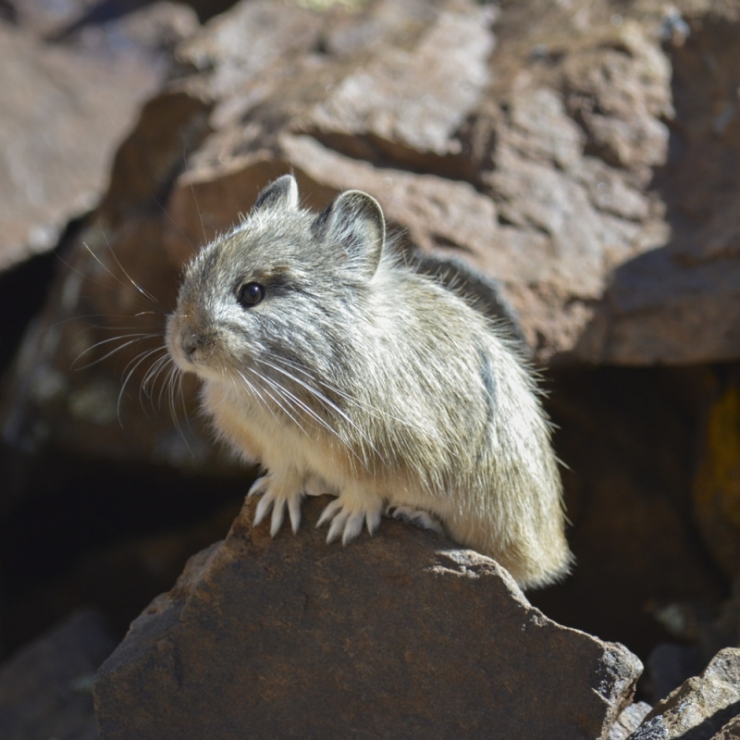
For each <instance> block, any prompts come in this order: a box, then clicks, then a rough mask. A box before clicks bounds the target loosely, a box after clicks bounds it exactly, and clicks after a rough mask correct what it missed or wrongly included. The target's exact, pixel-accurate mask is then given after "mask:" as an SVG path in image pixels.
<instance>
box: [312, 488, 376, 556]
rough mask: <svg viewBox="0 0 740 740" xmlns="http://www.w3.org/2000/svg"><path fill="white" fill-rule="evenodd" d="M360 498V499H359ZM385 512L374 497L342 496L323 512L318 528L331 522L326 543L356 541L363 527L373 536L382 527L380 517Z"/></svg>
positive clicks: (344, 543) (317, 524)
mask: <svg viewBox="0 0 740 740" xmlns="http://www.w3.org/2000/svg"><path fill="white" fill-rule="evenodd" d="M358 498H359V497H358ZM382 511H383V505H382V501H381V500H380V499H375V498H373V497H361V498H359V500H358V499H355V498H350V497H348V496H343V495H340V496H339V498H337V499H335V500H334V501H332V502H331V503H330V504H329V505H328V506H327V507H326V508H325V509H324V511H322V512H321V516H320V517H319V521H318V522H317V523H316V526H317V527H320V526H321V525H322V524H326V523H327V522H331V524H330V525H329V532H328V534H327V535H326V542H327V543H332V542H334V541H335V540H338V539H339V538H340V537H341V538H342V544H343V545H346V544H347V543H349V542H351V541H352V540H354V539H355V538H356V537H358V536H359V534H360V533H361V532H362V527H363V525H366V526H367V531H368V532H369V533H370V534H373V533H374V532H375V531H376V530H377V529H378V526H379V525H380V515H381V513H382Z"/></svg>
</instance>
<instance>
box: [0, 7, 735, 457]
mask: <svg viewBox="0 0 740 740" xmlns="http://www.w3.org/2000/svg"><path fill="white" fill-rule="evenodd" d="M736 11H737V7H736V4H735V3H733V2H728V3H719V2H715V3H709V4H697V3H688V2H686V3H680V4H679V5H678V7H677V9H676V10H675V11H672V12H673V15H670V14H669V15H668V16H666V14H665V12H666V11H665V9H664V8H663V6H662V5H661V4H659V3H657V2H651V1H650V0H643V2H641V3H639V4H637V5H635V6H634V8H633V9H632V10H629V9H625V8H624V7H623V6H622V4H620V5H619V9H618V13H617V12H616V11H615V10H614V8H613V7H612V6H611V5H610V4H609V3H608V2H600V3H587V2H585V0H576V2H573V3H570V4H569V5H568V7H567V8H566V7H565V5H563V4H552V3H545V2H535V3H528V4H526V6H524V5H518V4H516V3H508V4H507V3H504V4H503V5H502V6H501V7H500V8H498V10H494V9H493V8H492V7H491V6H485V7H482V6H481V5H480V4H478V3H474V2H472V0H440V2H438V3H426V2H421V1H418V2H409V3H397V2H393V1H392V0H375V1H374V2H367V3H361V4H359V5H358V6H356V7H355V10H354V11H353V12H349V11H348V10H347V9H346V8H343V7H342V5H341V4H335V5H334V6H333V7H331V8H330V9H329V10H328V11H326V12H317V11H315V10H310V9H308V8H307V7H299V5H296V6H283V5H280V4H276V3H272V2H269V0H251V1H250V2H242V3H240V4H238V5H237V6H235V7H234V8H233V9H231V10H230V11H229V12H228V13H226V14H224V15H222V16H218V17H216V18H214V19H213V20H212V21H211V22H209V23H208V24H207V25H206V26H205V27H204V29H203V30H202V31H201V32H199V33H197V34H195V35H194V36H193V37H192V38H190V39H187V40H186V41H184V42H182V43H181V44H180V45H179V46H178V48H177V50H176V54H175V56H176V58H177V65H176V66H175V67H174V68H173V71H172V72H171V74H170V78H169V81H168V83H167V85H166V86H165V89H164V90H163V91H162V92H161V93H160V94H159V95H157V96H155V97H154V98H152V99H151V100H150V101H149V103H148V104H147V105H146V106H145V108H144V110H143V111H142V115H141V117H140V120H139V123H138V125H137V127H136V129H135V131H134V133H133V135H132V136H131V137H130V138H129V139H128V140H127V141H126V142H125V143H124V144H123V145H122V146H121V148H120V149H119V151H118V154H117V156H116V161H115V162H114V166H113V170H112V174H111V184H110V187H109V189H108V192H107V194H106V195H105V197H104V200H103V203H102V204H101V205H100V207H99V208H98V209H97V210H96V212H95V213H94V214H93V215H92V216H91V217H90V218H89V219H88V220H87V221H86V222H85V223H84V224H83V225H82V227H81V229H80V232H81V233H80V234H79V235H78V236H77V237H76V238H75V239H74V240H73V241H74V243H73V244H72V245H71V246H70V248H69V251H68V256H67V257H66V258H65V259H66V260H67V261H68V262H69V263H70V264H69V267H67V266H61V268H60V274H59V276H58V279H57V282H56V287H55V289H54V291H53V292H52V296H51V297H50V299H49V303H48V305H47V309H46V311H45V312H44V314H43V316H42V317H41V318H40V320H39V322H38V323H37V324H36V325H35V326H34V327H32V328H31V329H30V330H29V332H28V335H27V337H26V341H25V343H24V347H23V350H22V352H21V354H20V359H19V362H18V364H17V370H16V373H15V375H14V377H13V378H12V379H11V380H10V381H9V382H8V383H7V384H6V393H5V396H6V398H7V399H9V400H8V402H7V403H6V405H5V411H4V412H3V413H2V424H3V428H4V434H5V438H6V439H7V440H8V441H9V442H10V443H11V444H13V445H16V446H23V447H26V448H29V449H32V448H34V447H35V446H38V444H39V443H41V442H44V441H52V442H54V441H59V442H61V443H63V444H65V445H68V446H70V447H72V448H78V447H83V446H84V448H85V449H92V450H95V451H96V452H98V453H102V454H106V455H112V454H114V455H122V456H124V457H126V456H130V457H142V456H143V457H148V458H149V459H154V460H158V461H162V460H166V461H169V462H170V463H172V464H174V465H176V466H196V467H197V466H202V465H208V464H211V462H212V455H211V454H210V453H209V452H208V445H209V443H208V441H207V436H206V435H205V434H204V432H203V429H202V428H201V427H200V425H199V423H198V422H197V421H196V422H195V423H194V424H192V425H187V424H183V423H182V421H183V418H184V416H185V415H186V413H185V411H184V409H187V410H188V411H187V415H188V416H191V415H192V414H191V411H192V409H193V408H194V402H193V399H192V389H188V388H186V393H185V394H184V400H183V401H182V403H180V401H178V400H177V398H178V396H179V394H178V393H177V392H176V391H173V393H172V394H171V393H170V389H169V386H167V383H166V382H165V379H166V376H167V370H166V369H165V368H164V367H162V373H160V375H159V376H158V377H159V381H160V382H159V385H157V384H156V383H155V384H154V385H155V386H156V388H155V389H153V391H152V393H151V395H153V396H154V397H155V403H154V405H155V406H157V405H158V404H157V401H156V399H157V398H159V397H160V396H161V397H162V399H163V400H162V402H160V403H159V405H160V406H164V407H165V411H164V413H163V414H162V415H161V418H160V419H159V420H158V421H156V422H155V423H153V424H150V422H149V420H148V419H147V414H149V416H151V415H152V414H151V410H150V408H149V407H148V406H147V404H148V402H147V401H146V400H144V402H143V403H142V402H140V401H139V398H138V395H139V389H140V388H142V383H143V381H144V378H145V377H146V373H147V371H148V370H149V369H150V368H151V367H152V364H153V363H154V361H155V360H156V359H158V355H157V352H156V348H157V347H158V346H161V333H162V328H163V315H164V313H165V312H166V310H167V309H168V308H169V307H171V305H172V299H173V295H174V293H175V290H176V286H177V281H178V276H179V270H180V268H181V265H182V263H183V262H184V261H186V260H187V259H188V258H189V257H190V256H191V255H192V253H193V252H194V250H195V249H196V248H197V246H198V244H200V243H202V242H203V241H205V240H207V239H209V238H211V237H212V236H213V234H214V233H216V232H217V231H220V230H223V229H226V228H228V227H229V226H230V225H231V224H233V223H234V222H235V221H236V220H237V219H238V215H239V213H240V212H243V211H246V210H248V209H249V207H250V205H251V203H252V202H253V200H254V197H255V195H256V193H257V192H259V189H260V188H261V187H262V186H263V185H264V184H265V183H266V182H268V181H269V180H270V179H272V178H274V177H275V176H277V175H279V174H283V173H285V172H286V171H293V172H294V173H295V175H296V177H297V178H298V181H299V185H300V188H301V192H302V193H303V194H304V197H305V200H306V203H307V205H309V206H311V207H314V208H319V207H321V206H323V205H324V204H326V203H327V202H328V201H329V200H330V199H331V198H332V197H333V196H334V195H335V194H336V193H337V192H338V191H339V190H341V189H345V188H362V189H365V190H367V191H369V192H371V193H372V194H374V195H375V196H377V197H378V198H379V200H380V201H381V203H382V205H383V207H384V209H385V211H386V214H387V216H388V218H389V220H390V222H391V225H392V226H393V228H394V229H396V230H397V231H399V232H400V233H401V239H400V243H401V244H402V246H403V247H404V248H413V247H416V248H418V249H420V250H422V251H423V252H425V253H427V254H435V255H438V256H441V257H443V258H450V257H454V258H456V259H461V260H464V261H466V262H467V263H468V264H469V265H471V266H472V267H473V268H474V269H476V270H479V271H481V273H482V274H483V275H486V276H488V277H489V278H494V279H496V280H498V281H499V284H500V290H501V293H502V300H503V302H504V303H506V304H507V305H509V306H511V307H513V309H514V310H515V312H516V315H517V316H518V319H519V329H520V330H521V332H522V334H523V335H524V337H525V338H526V340H527V342H528V344H529V346H530V348H531V350H532V352H533V354H534V356H535V359H536V360H538V361H546V362H552V363H554V364H555V363H571V364H572V363H583V362H587V363H593V362H597V363H598V362H604V363H611V364H614V363H617V364H630V365H639V364H651V363H656V362H661V363H688V362H691V363H694V362H700V361H707V362H708V361H717V360H727V359H731V358H734V357H737V356H738V349H737V347H738V346H740V342H738V334H737V332H738V327H740V316H736V315H735V312H736V307H737V306H740V300H737V299H738V293H737V291H738V290H740V288H738V286H740V272H738V271H739V270H740V267H739V266H740V253H737V250H736V249H735V248H734V247H733V246H732V244H734V242H733V241H732V240H733V238H734V237H733V236H732V235H733V234H734V233H735V232H734V231H733V229H735V225H734V223H735V222H734V221H733V216H732V214H733V213H734V210H733V209H734V205H733V204H735V203H736V202H737V198H738V193H740V178H738V176H737V172H739V171H740V167H736V166H735V163H736V159H737V153H736V151H737V149H738V146H739V144H738V141H740V139H738V136H739V135H740V134H738V132H740V124H738V121H740V118H738V117H736V116H735V114H734V111H735V106H736V103H735V102H733V101H734V98H732V96H731V94H730V93H732V95H734V92H732V91H734V90H735V89H736V88H737V87H738V85H740V77H738V75H740V72H738V70H740V63H738V60H737V59H736V57H737V53H738V52H737V45H736V44H734V43H733V39H734V38H735V32H736V31H737V29H738V28H740V21H739V20H738V13H737V12H736ZM681 12H684V13H685V18H683V17H682V16H681ZM676 13H678V15H676ZM534 18H536V23H534V22H533V19H534ZM667 19H669V20H670V19H673V20H670V23H669V20H667ZM676 19H678V20H676ZM679 21H680V23H679ZM671 23H672V24H673V25H670V24H671ZM666 24H668V25H666ZM681 24H683V25H681ZM666 29H668V31H666ZM676 29H678V30H676ZM683 29H685V30H683ZM80 33H81V32H80ZM718 101H720V102H718ZM67 190H70V192H71V191H72V189H71V188H67ZM88 250H89V251H88ZM101 263H102V264H101ZM108 271H109V272H108ZM111 273H112V274H111ZM127 275H129V276H131V278H132V279H133V280H134V281H136V283H137V285H139V286H140V288H141V290H138V289H137V288H136V287H135V286H134V285H133V284H132V282H131V281H130V280H129V279H128V277H127ZM145 293H149V294H151V295H152V296H153V297H154V298H155V299H156V305H152V303H153V302H152V301H149V300H147V298H146V296H145ZM136 333H140V334H150V335H151V336H146V337H145V336H135V334H136ZM116 337H118V339H116ZM129 340H130V342H131V343H130V344H127V342H128V341H129ZM101 342H104V343H103V344H100V343H101ZM118 347H120V351H116V352H113V350H116V349H117V348H118ZM150 350H151V352H152V354H150V355H147V356H145V355H144V352H145V351H150ZM109 352H112V354H111V355H110V356H108V357H106V355H107V354H108V353H109ZM139 359H140V360H141V362H140V363H138V360H139ZM91 363H97V364H91ZM129 363H130V364H129ZM137 363H138V364H137ZM87 365H90V366H89V367H87ZM129 371H130V375H129ZM124 381H126V388H127V390H126V391H125V392H124V393H123V394H122V395H121V397H120V400H119V391H120V389H121V386H122V385H123V384H124ZM145 390H147V389H145ZM146 395H147V393H144V396H146ZM170 398H172V399H173V400H172V403H171V405H172V406H176V407H177V408H178V411H177V415H178V420H179V421H178V424H180V426H182V432H181V433H178V432H177V431H176V430H175V429H173V422H172V419H171V416H172V414H168V413H167V410H166V407H167V406H168V405H170V401H169V399H170ZM118 417H120V421H121V422H122V423H123V427H124V429H123V431H121V429H120V424H119V421H118ZM188 448H189V449H188Z"/></svg>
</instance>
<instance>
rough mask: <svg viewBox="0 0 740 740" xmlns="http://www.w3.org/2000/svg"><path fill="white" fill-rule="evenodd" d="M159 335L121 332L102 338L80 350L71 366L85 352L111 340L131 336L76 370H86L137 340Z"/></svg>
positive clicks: (141, 340)
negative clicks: (114, 335)
mask: <svg viewBox="0 0 740 740" xmlns="http://www.w3.org/2000/svg"><path fill="white" fill-rule="evenodd" d="M157 336H159V335H158V334H156V333H141V334H122V335H120V336H117V337H111V338H110V339H103V340H101V341H100V342H96V343H95V344H93V345H92V346H91V347H88V348H87V349H85V350H83V351H82V352H80V354H79V355H77V357H76V358H75V359H74V361H73V362H72V367H74V366H75V365H76V364H77V362H78V361H79V360H80V359H81V358H83V357H84V356H85V355H86V354H88V353H90V352H92V351H94V350H96V349H97V348H98V347H101V346H102V345H104V344H110V343H111V342H118V341H120V340H121V339H128V338H129V337H132V338H131V339H128V341H127V342H124V343H123V344H122V345H120V346H118V347H116V348H115V349H112V350H110V351H109V352H107V353H106V354H104V355H103V356H102V357H98V359H97V360H93V361H92V362H88V363H85V364H84V365H81V366H79V367H78V368H77V369H78V370H87V369H88V368H90V367H93V366H94V365H97V364H98V363H100V362H103V361H105V360H107V359H108V358H109V357H112V356H113V355H115V354H116V352H120V351H121V350H123V349H126V347H130V346H131V345H132V344H136V343H137V342H143V341H144V340H145V339H151V338H153V337H157Z"/></svg>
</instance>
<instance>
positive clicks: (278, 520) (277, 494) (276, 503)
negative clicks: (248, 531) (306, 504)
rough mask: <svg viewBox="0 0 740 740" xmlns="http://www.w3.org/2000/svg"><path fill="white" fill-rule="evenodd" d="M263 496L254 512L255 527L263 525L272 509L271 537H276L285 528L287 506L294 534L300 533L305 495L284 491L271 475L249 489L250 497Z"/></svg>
mask: <svg viewBox="0 0 740 740" xmlns="http://www.w3.org/2000/svg"><path fill="white" fill-rule="evenodd" d="M258 494H261V495H262V498H261V499H260V501H259V503H258V504H257V509H256V511H255V512H254V526H255V527H256V526H258V525H259V524H261V523H262V521H263V520H264V519H265V517H266V516H267V515H268V514H269V513H270V510H271V509H272V518H271V521H270V536H271V537H274V536H275V535H276V534H277V533H278V532H279V531H280V528H281V527H282V526H283V522H284V521H285V509H286V506H287V509H288V516H289V518H290V526H291V529H292V530H293V532H297V531H298V527H299V525H300V523H301V501H302V499H303V494H302V493H301V492H300V491H292V490H288V491H286V490H284V489H282V487H280V486H278V485H277V484H276V483H275V481H273V480H272V479H271V478H270V476H269V475H266V476H264V477H263V478H260V479H259V480H257V481H255V483H254V485H253V486H252V487H251V488H250V489H249V493H248V494H247V497H249V496H256V495H258Z"/></svg>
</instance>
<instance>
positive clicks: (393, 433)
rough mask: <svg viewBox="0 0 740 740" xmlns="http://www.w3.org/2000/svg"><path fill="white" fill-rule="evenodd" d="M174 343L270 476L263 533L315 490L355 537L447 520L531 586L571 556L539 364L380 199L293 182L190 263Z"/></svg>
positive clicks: (246, 451)
mask: <svg viewBox="0 0 740 740" xmlns="http://www.w3.org/2000/svg"><path fill="white" fill-rule="evenodd" d="M166 342H167V347H168V350H169V353H170V355H171V357H172V358H173V360H174V362H175V364H176V366H177V367H178V368H179V369H180V370H181V371H183V372H192V373H195V374H196V375H197V376H198V377H199V378H200V379H201V380H202V391H201V393H202V395H201V401H202V407H203V409H204V411H205V412H206V413H207V415H208V416H209V417H210V418H211V419H212V423H213V427H214V429H215V431H216V433H217V435H218V436H219V437H220V438H222V439H223V440H224V441H226V442H227V443H228V444H229V445H230V446H231V447H232V448H233V449H234V450H235V451H236V452H237V453H238V454H239V455H240V456H241V457H242V458H243V459H244V460H246V461H249V462H250V463H255V462H258V463H260V464H261V465H262V467H263V468H264V469H266V471H267V474H266V475H265V476H264V477H262V478H260V479H259V480H258V481H257V482H256V483H255V484H254V486H253V487H252V489H251V490H250V492H249V495H254V494H261V496H262V498H261V500H260V502H259V504H258V506H257V511H256V516H255V524H259V523H260V522H261V521H262V520H263V519H264V518H265V517H266V516H267V515H268V514H269V513H270V511H271V512H272V516H271V529H270V531H271V534H272V535H273V536H274V535H275V534H276V533H277V531H278V530H279V529H280V528H281V526H282V524H283V521H284V518H285V514H286V510H287V514H288V516H289V518H290V523H291V525H292V528H293V531H294V532H295V531H297V529H298V526H299V524H300V520H301V502H302V500H303V497H304V496H305V495H316V494H321V493H331V494H333V495H334V496H336V498H335V500H333V501H332V502H331V503H330V504H329V505H328V506H327V507H326V508H325V509H324V511H323V513H322V515H321V517H320V519H319V522H318V525H319V526H320V525H322V524H327V523H328V524H329V532H328V536H327V541H328V542H332V541H333V540H336V539H338V538H340V537H341V539H342V542H343V543H345V544H346V543H348V542H349V541H350V540H352V539H354V538H355V537H357V536H358V535H359V534H360V533H361V531H362V529H363V527H367V530H368V531H369V532H370V533H371V534H372V533H374V532H375V531H376V530H377V528H378V526H379V524H380V520H381V515H382V514H383V513H384V512H390V513H393V514H394V515H396V516H399V517H401V518H406V519H411V520H413V521H415V522H417V523H419V524H421V525H422V526H428V527H431V528H439V527H440V525H441V527H442V528H443V529H444V530H445V531H446V532H447V533H448V534H449V535H450V536H451V537H452V539H454V540H456V541H458V542H459V543H461V544H463V545H466V546H469V547H471V548H473V549H475V550H478V551H479V552H481V553H483V554H486V555H489V556H491V557H493V558H494V559H496V560H497V561H498V562H499V563H500V564H502V565H503V566H504V567H505V568H507V569H508V570H509V572H510V573H511V574H512V575H513V577H514V578H515V579H516V581H517V582H518V583H519V584H520V585H521V586H523V587H536V586H542V585H546V584H548V583H551V582H553V581H555V580H557V579H559V578H561V577H563V576H564V575H565V574H566V573H567V571H568V569H569V566H570V563H571V555H570V552H569V549H568V545H567V543H566V539H565V535H564V520H565V516H564V509H563V503H562V490H561V483H560V477H559V473H558V470H557V463H556V459H555V456H554V454H553V450H552V447H551V444H550V427H549V425H548V422H547V419H546V417H545V414H544V412H543V410H542V407H541V405H540V403H539V399H538V391H537V388H536V384H535V382H534V379H533V375H532V372H531V371H530V369H529V368H528V366H527V364H526V362H524V361H523V359H522V358H521V357H520V355H519V354H518V352H517V351H516V349H515V346H514V343H513V342H510V341H508V340H507V339H506V338H505V337H504V336H503V335H502V331H501V330H500V329H499V328H498V327H497V326H496V324H495V323H493V322H491V320H490V319H488V318H486V317H485V316H483V315H482V313H480V312H479V311H476V310H475V309H474V308H473V307H472V306H470V305H468V303H466V302H465V300H463V299H462V298H461V297H459V296H458V295H456V294H455V293H454V292H451V291H449V290H447V289H446V288H444V287H442V286H441V285H439V284H438V283H437V282H435V281H434V280H433V279H432V278H430V277H428V276H424V275H421V274H417V273H416V272H415V271H414V270H413V269H411V268H410V267H408V266H406V265H405V264H403V263H402V260H401V259H400V258H399V256H398V255H397V254H394V251H393V249H392V245H389V244H387V243H386V227H385V220H384V217H383V212H382V210H381V207H380V205H379V204H378V202H377V201H376V200H375V199H374V198H372V197H371V196H370V195H367V194H366V193H363V192H360V191H357V190H350V191H346V192H343V193H341V194H340V195H339V196H337V197H336V199H335V200H334V201H333V202H332V203H331V205H330V206H329V207H327V208H326V209H325V210H324V211H323V212H322V213H320V214H316V213H313V212H311V211H308V210H305V209H303V208H301V207H300V206H299V198H298V187H297V184H296V181H295V179H294V178H293V177H292V176H291V175H285V176H283V177H281V178H279V179H277V180H275V181H274V182H273V183H272V184H270V185H268V186H267V188H265V190H263V191H262V193H261V194H260V196H259V198H258V199H257V201H256V203H255V205H254V207H253V209H252V211H251V212H250V214H249V216H248V217H247V218H246V219H244V220H243V221H242V223H241V224H240V225H238V226H237V227H236V228H234V229H233V230H232V231H231V232H229V233H227V234H225V235H222V236H219V237H218V238H216V239H215V240H214V241H213V242H211V243H210V244H208V245H207V246H205V247H204V248H203V249H202V250H201V251H200V252H199V253H198V254H197V255H196V256H195V257H194V258H193V260H192V261H191V262H190V264H189V265H188V266H187V268H186V270H185V274H184V278H183V281H182V284H181V286H180V291H179V295H178V301H177V308H176V310H175V311H174V312H173V313H172V314H171V315H170V316H169V318H168V322H167V332H166Z"/></svg>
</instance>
